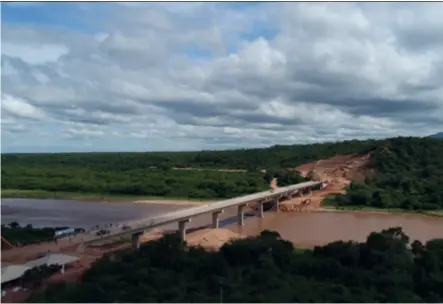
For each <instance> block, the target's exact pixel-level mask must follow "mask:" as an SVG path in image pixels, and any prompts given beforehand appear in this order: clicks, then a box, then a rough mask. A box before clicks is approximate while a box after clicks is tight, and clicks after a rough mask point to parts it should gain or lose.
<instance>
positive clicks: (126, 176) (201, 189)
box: [1, 137, 443, 210]
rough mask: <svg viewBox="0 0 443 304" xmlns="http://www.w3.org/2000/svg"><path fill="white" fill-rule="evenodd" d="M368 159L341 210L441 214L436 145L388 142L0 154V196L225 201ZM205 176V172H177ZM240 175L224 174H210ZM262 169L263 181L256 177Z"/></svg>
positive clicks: (441, 157) (441, 143)
mask: <svg viewBox="0 0 443 304" xmlns="http://www.w3.org/2000/svg"><path fill="white" fill-rule="evenodd" d="M369 152H370V153H371V155H372V156H371V161H370V162H371V163H370V166H371V167H372V168H373V169H374V171H375V173H376V174H375V177H371V178H367V179H366V180H365V181H364V182H362V183H353V184H352V185H351V186H350V187H349V189H348V193H347V194H346V195H342V196H338V197H336V199H335V203H336V204H338V205H340V206H371V207H378V208H403V209H410V210H436V209H442V208H443V187H441V186H440V185H441V184H443V140H441V139H436V138H411V137H409V138H392V139H384V140H367V141H358V140H352V141H345V142H339V143H321V144H311V145H290V146H274V147H270V148H265V149H244V150H232V151H201V152H155V153H154V152H152V153H60V154H3V155H2V181H1V185H2V189H11V190H14V189H15V190H45V191H50V192H51V193H56V192H76V193H97V194H102V195H103V196H104V195H118V194H122V195H141V196H142V195H145V196H162V197H177V198H180V197H189V198H201V199H209V198H230V197H234V196H238V195H242V194H246V193H253V192H258V191H262V190H265V189H268V188H269V182H270V180H271V179H272V178H273V177H277V178H278V183H279V186H284V185H287V184H293V183H297V182H300V181H303V178H302V177H300V176H299V175H298V174H297V173H294V172H289V171H287V170H286V169H287V168H293V167H295V166H297V165H300V164H303V163H307V162H311V161H314V160H320V159H325V158H329V157H332V156H334V155H337V154H353V153H356V154H366V153H369ZM176 168H200V169H202V168H204V169H205V170H176ZM217 168H218V169H244V170H247V171H246V172H226V171H216V170H209V169H217ZM263 169H266V172H267V173H266V174H263V173H261V172H260V170H263Z"/></svg>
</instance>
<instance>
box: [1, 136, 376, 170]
mask: <svg viewBox="0 0 443 304" xmlns="http://www.w3.org/2000/svg"><path fill="white" fill-rule="evenodd" d="M376 145H377V141H375V140H367V141H358V140H351V141H344V142H339V143H320V144H311V145H288V146H283V145H278V146H273V147H270V148H262V149H242V150H225V151H199V152H139V153H135V152H127V153H116V152H115V153H114V152H113V153H54V154H2V166H3V167H6V168H8V167H9V166H12V165H13V166H19V167H23V168H32V167H35V166H42V167H53V166H62V167H65V168H83V169H85V170H93V171H109V170H112V171H122V172H124V171H132V170H134V169H138V170H149V169H152V168H160V169H168V168H174V167H176V168H189V167H190V168H214V169H217V168H218V169H245V170H252V171H258V170H260V169H270V168H292V167H296V166H298V165H300V164H303V163H307V162H311V161H314V160H317V159H322V158H327V157H331V156H334V155H336V154H349V153H365V152H367V151H369V150H372V149H373V148H374V147H375V146H376Z"/></svg>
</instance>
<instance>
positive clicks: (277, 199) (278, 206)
mask: <svg viewBox="0 0 443 304" xmlns="http://www.w3.org/2000/svg"><path fill="white" fill-rule="evenodd" d="M275 211H276V212H279V211H280V199H279V198H276V199H275Z"/></svg>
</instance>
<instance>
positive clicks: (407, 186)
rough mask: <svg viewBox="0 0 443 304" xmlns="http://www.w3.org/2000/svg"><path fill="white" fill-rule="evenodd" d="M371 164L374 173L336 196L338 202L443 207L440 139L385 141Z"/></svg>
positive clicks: (398, 206)
mask: <svg viewBox="0 0 443 304" xmlns="http://www.w3.org/2000/svg"><path fill="white" fill-rule="evenodd" d="M371 166H372V167H373V168H374V169H375V170H376V175H375V176H374V177H371V178H366V180H365V181H364V182H363V183H357V182H354V183H352V184H351V186H350V187H349V188H348V191H347V193H346V194H345V195H339V196H337V197H336V202H337V203H338V204H339V205H341V206H349V205H352V206H371V207H377V208H402V209H408V210H437V209H443V187H442V185H443V140H441V139H419V138H397V139H392V140H386V141H384V142H383V144H382V145H378V146H377V147H376V149H374V151H373V152H372V157H371Z"/></svg>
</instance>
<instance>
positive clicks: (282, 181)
mask: <svg viewBox="0 0 443 304" xmlns="http://www.w3.org/2000/svg"><path fill="white" fill-rule="evenodd" d="M2 165H3V166H2V188H3V189H19V190H45V191H51V192H78V193H97V194H102V195H103V196H106V195H141V196H143V195H144V196H160V197H176V198H183V197H189V198H202V199H204V198H208V199H209V198H231V197H235V196H240V195H244V194H248V193H254V192H259V191H263V190H267V189H269V183H270V181H271V179H272V178H273V177H277V178H278V179H279V186H285V185H289V184H293V183H298V182H301V181H304V180H305V179H304V178H302V177H301V176H300V175H299V174H298V173H297V172H288V171H286V170H270V171H269V172H267V173H266V174H263V173H260V172H222V171H209V170H170V169H155V168H148V169H140V168H137V167H134V168H131V169H126V170H123V171H122V170H120V169H115V168H112V167H108V168H107V169H106V170H104V169H103V170H100V169H97V168H88V167H75V166H72V165H71V164H57V163H54V164H53V165H42V164H33V165H27V166H25V165H23V164H12V163H9V164H2Z"/></svg>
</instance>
